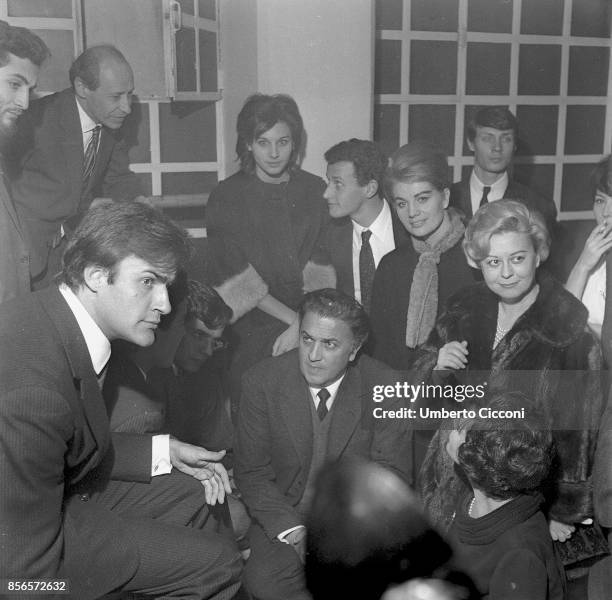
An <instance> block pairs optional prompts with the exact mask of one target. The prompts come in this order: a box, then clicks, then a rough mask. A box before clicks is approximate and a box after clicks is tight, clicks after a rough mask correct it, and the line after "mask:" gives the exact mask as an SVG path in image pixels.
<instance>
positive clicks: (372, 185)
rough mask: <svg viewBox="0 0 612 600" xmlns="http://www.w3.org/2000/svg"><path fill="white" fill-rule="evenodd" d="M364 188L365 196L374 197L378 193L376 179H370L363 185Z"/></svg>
mask: <svg viewBox="0 0 612 600" xmlns="http://www.w3.org/2000/svg"><path fill="white" fill-rule="evenodd" d="M365 188H366V196H367V197H368V198H374V196H376V194H377V193H378V181H376V179H370V181H368V183H367V184H366V186H365Z"/></svg>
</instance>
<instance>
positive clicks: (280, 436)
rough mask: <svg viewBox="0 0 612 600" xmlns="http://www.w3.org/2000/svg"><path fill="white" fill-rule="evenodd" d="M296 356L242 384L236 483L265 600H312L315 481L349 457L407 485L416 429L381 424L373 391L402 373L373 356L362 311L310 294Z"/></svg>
mask: <svg viewBox="0 0 612 600" xmlns="http://www.w3.org/2000/svg"><path fill="white" fill-rule="evenodd" d="M298 314H299V319H300V341H299V347H298V348H297V349H296V350H293V351H291V352H288V353H286V354H283V355H282V356H279V357H273V358H268V359H265V360H263V361H262V362H260V363H259V364H257V365H255V366H254V367H252V368H251V369H250V370H249V371H247V373H246V374H245V376H244V377H243V387H242V398H241V402H240V413H239V420H238V436H237V438H238V439H237V450H236V463H235V476H236V480H237V484H238V488H239V489H240V491H241V493H242V495H243V498H244V500H245V502H246V504H247V507H248V509H249V512H250V514H251V517H252V518H253V524H252V526H251V529H250V531H249V537H250V545H251V555H250V558H249V561H248V562H247V565H246V571H245V584H246V586H247V587H248V588H249V590H250V592H251V593H252V594H253V595H254V597H255V598H257V599H259V600H272V599H278V600H281V599H282V600H297V599H300V600H302V599H304V600H306V599H308V598H310V595H309V594H308V592H307V590H306V587H305V582H304V572H303V567H302V564H303V560H304V548H305V535H306V529H305V527H304V522H305V518H304V517H305V513H306V511H307V510H308V508H309V506H310V504H311V500H312V493H313V487H314V480H315V479H316V475H317V472H318V471H319V469H320V468H321V467H322V466H323V464H324V463H326V462H328V461H336V460H339V459H342V458H343V457H347V456H360V457H364V458H366V459H371V460H374V461H376V462H378V463H381V464H383V465H385V466H387V467H390V468H392V469H394V470H395V471H396V472H399V473H400V474H401V475H402V476H403V477H405V478H409V467H408V465H409V463H410V449H409V448H410V446H409V441H410V430H409V428H408V427H407V426H406V422H404V421H401V420H394V419H389V420H384V419H380V420H376V419H374V418H373V413H372V411H373V408H374V403H373V400H372V388H373V386H374V385H380V384H393V383H394V382H396V381H397V380H398V377H399V373H397V372H395V371H392V370H391V369H389V368H388V367H386V366H385V365H383V364H382V363H379V362H377V361H375V360H373V359H371V358H369V357H367V356H360V357H359V358H357V355H358V352H359V349H360V348H361V346H362V345H363V343H364V342H365V340H366V338H367V336H368V320H367V316H366V314H365V311H364V309H363V308H362V307H361V305H360V304H359V303H358V302H357V301H356V300H354V299H353V298H351V297H350V296H348V295H346V294H344V293H343V292H340V291H337V290H331V289H324V290H317V291H315V292H311V293H309V294H306V296H305V297H304V300H303V302H302V304H301V306H300V309H299V313H298Z"/></svg>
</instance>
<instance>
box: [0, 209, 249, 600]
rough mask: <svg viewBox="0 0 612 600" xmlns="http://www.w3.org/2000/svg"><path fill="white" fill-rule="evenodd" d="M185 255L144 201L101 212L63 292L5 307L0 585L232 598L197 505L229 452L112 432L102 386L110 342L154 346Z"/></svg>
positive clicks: (85, 231)
mask: <svg viewBox="0 0 612 600" xmlns="http://www.w3.org/2000/svg"><path fill="white" fill-rule="evenodd" d="M188 250H189V244H188V240H187V238H186V236H185V234H184V232H182V231H181V230H180V229H178V228H177V227H176V225H174V224H173V223H172V222H171V221H169V220H168V219H167V218H166V217H164V216H163V215H162V214H161V213H159V212H158V211H156V210H155V209H153V208H152V207H150V206H147V205H145V204H141V203H140V202H131V203H111V204H108V205H103V206H99V207H97V208H95V209H91V210H90V211H89V212H88V214H87V216H86V217H85V219H84V220H83V222H82V224H81V225H80V227H79V228H78V229H77V230H76V231H75V233H74V236H73V237H72V239H71V240H70V242H69V244H68V246H67V249H66V253H65V255H64V269H63V271H62V275H61V277H62V283H61V284H60V286H59V288H58V287H55V286H53V287H50V288H48V289H45V290H41V291H39V292H35V293H33V294H30V295H29V296H27V297H25V298H24V299H19V300H14V301H10V302H6V303H5V304H3V305H2V306H1V307H0V347H1V348H2V349H3V351H2V353H1V354H0V419H1V421H2V427H1V428H0V447H1V448H2V452H0V481H2V482H3V485H2V487H1V488H0V534H1V535H0V579H1V580H2V582H3V585H4V583H5V582H6V581H7V580H8V579H19V580H32V579H37V580H38V579H61V580H64V581H65V583H64V584H63V585H64V586H65V587H64V591H68V588H70V593H71V597H73V598H79V599H80V600H89V599H92V600H93V599H94V598H99V597H100V596H102V595H104V594H106V593H108V592H111V591H116V590H122V591H133V592H144V593H146V594H149V595H152V596H156V597H160V596H163V597H170V596H172V597H181V598H215V599H226V598H231V597H232V596H233V594H234V593H235V592H236V590H237V588H238V586H239V582H238V578H239V575H240V562H239V555H238V553H237V552H236V549H235V547H234V546H233V544H232V542H231V541H230V540H226V539H225V538H223V537H221V536H219V535H218V534H217V533H214V532H212V531H211V532H208V531H207V532H205V531H203V529H204V528H207V529H208V528H210V527H212V525H213V524H212V519H210V518H209V516H210V514H211V513H210V511H209V508H208V507H207V506H206V504H207V503H208V504H211V505H215V504H216V503H217V502H223V500H224V495H225V493H226V492H229V491H230V487H229V480H228V477H227V473H226V471H225V469H224V467H223V466H222V465H221V464H220V462H219V461H220V460H221V459H222V458H223V456H224V453H223V452H209V451H208V450H205V449H204V448H199V447H197V446H192V445H190V444H185V443H183V442H180V441H178V440H176V439H172V438H170V437H169V436H151V435H145V434H134V433H132V434H130V433H116V434H112V435H111V433H110V431H109V422H108V416H107V411H106V407H105V405H104V401H103V399H102V395H101V391H100V386H101V383H102V381H101V380H102V379H103V378H104V371H105V365H106V363H107V361H108V358H109V355H110V340H113V339H124V340H127V341H129V342H132V343H134V344H137V345H141V346H146V345H150V344H152V343H153V341H154V338H155V330H156V328H157V326H158V323H159V321H160V318H161V315H163V314H165V313H167V312H169V311H170V303H169V301H168V293H167V285H168V284H169V283H170V282H171V281H172V279H173V277H174V274H175V271H176V269H177V267H178V266H179V265H180V264H181V263H182V262H183V261H184V259H185V256H186V254H187V252H188ZM9 349H10V350H9ZM60 585H62V584H61V582H60ZM56 589H58V588H56ZM7 591H8V590H7V588H6V587H4V588H3V589H2V594H3V597H5V596H4V593H6V592H7ZM58 591H61V590H58ZM9 597H12V595H9Z"/></svg>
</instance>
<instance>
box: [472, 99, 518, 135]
mask: <svg viewBox="0 0 612 600" xmlns="http://www.w3.org/2000/svg"><path fill="white" fill-rule="evenodd" d="M477 127H492V128H493V129H499V130H500V131H506V130H508V129H512V131H513V132H514V137H515V138H516V137H518V121H517V120H516V117H515V116H514V115H513V114H512V113H511V112H510V111H509V110H508V109H507V108H506V107H505V106H485V107H484V108H481V109H480V110H479V111H478V112H477V113H476V114H475V115H474V116H473V117H472V118H471V119H470V120H469V122H468V125H467V137H468V140H470V141H471V142H473V141H474V139H475V138H476V128H477Z"/></svg>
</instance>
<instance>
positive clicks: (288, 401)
mask: <svg viewBox="0 0 612 600" xmlns="http://www.w3.org/2000/svg"><path fill="white" fill-rule="evenodd" d="M287 375H288V377H287V378H286V381H287V384H286V385H284V386H283V390H284V392H283V394H282V395H281V396H280V397H279V398H278V402H279V406H280V411H281V414H282V417H283V420H284V421H285V425H286V427H287V429H288V430H289V436H290V437H291V441H292V442H293V445H294V446H295V451H296V452H297V455H298V457H299V459H300V463H301V464H302V466H303V467H304V468H307V467H308V465H309V464H310V459H311V457H312V417H311V413H310V405H309V402H312V398H311V396H310V391H309V389H308V386H307V384H306V382H305V381H304V377H303V376H302V374H301V372H300V371H299V366H298V361H297V354H296V361H295V370H292V372H290V373H288V374H287ZM296 381H299V385H297V386H296V385H295V382H296Z"/></svg>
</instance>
